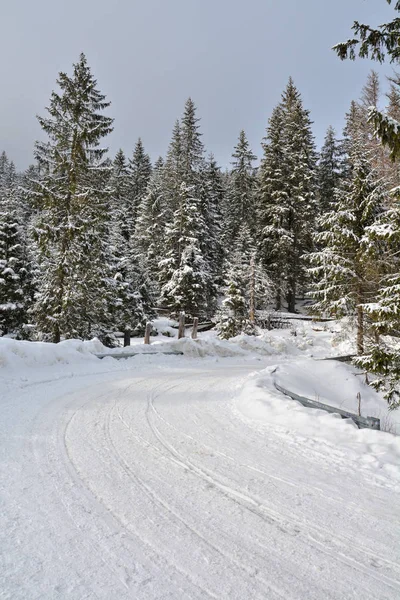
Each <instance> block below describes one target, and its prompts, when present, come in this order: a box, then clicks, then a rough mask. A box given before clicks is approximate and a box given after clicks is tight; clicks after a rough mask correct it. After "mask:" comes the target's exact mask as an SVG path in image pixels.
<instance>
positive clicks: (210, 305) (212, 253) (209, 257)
mask: <svg viewBox="0 0 400 600" xmlns="http://www.w3.org/2000/svg"><path fill="white" fill-rule="evenodd" d="M200 178H201V179H200V180H201V190H200V212H201V215H202V218H203V221H204V225H205V226H204V230H203V232H202V235H201V236H200V240H199V241H200V244H201V246H200V248H201V250H202V253H203V257H204V260H205V261H206V264H207V270H208V273H209V277H208V289H207V313H208V314H209V316H213V314H214V312H215V308H216V300H217V296H218V291H219V286H220V285H221V284H222V265H223V259H224V248H223V240H222V235H223V231H222V212H221V205H222V203H223V199H224V192H225V190H224V186H223V181H222V175H221V171H220V169H219V167H218V165H217V162H216V160H215V158H214V156H213V155H212V154H211V155H210V156H209V158H208V159H207V161H206V162H205V163H204V165H203V167H202V169H201V171H200Z"/></svg>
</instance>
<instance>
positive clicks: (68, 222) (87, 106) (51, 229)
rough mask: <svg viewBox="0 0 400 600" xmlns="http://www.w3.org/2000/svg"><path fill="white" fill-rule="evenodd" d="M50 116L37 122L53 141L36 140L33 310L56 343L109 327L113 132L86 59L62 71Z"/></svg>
mask: <svg viewBox="0 0 400 600" xmlns="http://www.w3.org/2000/svg"><path fill="white" fill-rule="evenodd" d="M57 83H58V85H59V88H60V92H53V93H52V95H51V100H50V104H49V107H48V108H47V112H48V116H47V117H38V120H39V124H40V125H41V127H42V129H43V131H44V132H45V133H46V134H47V135H48V141H46V142H37V143H36V149H35V155H36V159H37V161H38V163H39V166H40V170H41V174H42V175H41V177H40V178H38V179H37V180H36V182H35V183H36V190H35V199H36V205H37V207H38V209H39V210H40V219H39V220H38V222H37V223H36V227H35V236H36V239H37V243H38V247H39V252H40V268H41V273H40V282H39V283H40V288H39V293H38V296H37V300H36V305H35V311H34V312H35V316H36V322H37V326H38V329H39V331H40V332H41V333H42V334H43V335H44V336H47V337H49V338H50V339H51V340H52V341H54V342H58V341H60V338H61V336H62V335H64V336H66V337H81V338H86V337H88V336H91V335H93V334H99V335H101V333H102V332H103V331H104V330H105V329H106V323H107V318H108V315H107V301H106V293H105V290H104V288H105V285H106V278H107V275H108V272H105V268H106V265H107V254H106V244H107V214H108V211H109V197H110V192H109V189H108V188H107V186H106V187H104V184H105V181H106V180H107V178H108V175H109V167H107V166H105V164H104V159H103V157H104V154H105V152H106V149H104V148H100V147H99V143H100V140H101V139H102V138H103V137H105V136H106V135H107V134H108V133H110V131H111V130H112V119H111V118H109V117H106V116H104V115H103V114H101V113H102V111H103V110H104V109H106V108H107V107H108V106H109V102H106V100H105V97H104V95H103V94H101V93H100V92H99V90H98V89H97V82H96V80H95V79H94V77H93V75H92V74H91V71H90V68H89V67H88V65H87V61H86V58H85V56H84V55H83V54H81V56H80V58H79V61H78V63H76V64H75V65H74V66H73V74H72V76H69V75H67V74H66V73H60V74H59V77H58V80H57Z"/></svg>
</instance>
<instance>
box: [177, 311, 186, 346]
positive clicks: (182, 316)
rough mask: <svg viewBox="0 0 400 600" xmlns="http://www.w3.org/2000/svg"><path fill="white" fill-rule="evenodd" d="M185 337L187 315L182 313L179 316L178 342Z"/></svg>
mask: <svg viewBox="0 0 400 600" xmlns="http://www.w3.org/2000/svg"><path fill="white" fill-rule="evenodd" d="M184 337H185V313H184V312H182V313H180V315H179V330H178V340H180V339H181V338H184Z"/></svg>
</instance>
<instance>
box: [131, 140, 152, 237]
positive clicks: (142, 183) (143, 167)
mask: <svg viewBox="0 0 400 600" xmlns="http://www.w3.org/2000/svg"><path fill="white" fill-rule="evenodd" d="M151 171H152V165H151V160H150V156H149V155H148V154H146V152H145V149H144V146H143V142H142V140H141V138H139V139H138V141H137V142H136V146H135V148H134V151H133V155H132V158H131V159H130V160H129V167H128V172H129V184H130V188H131V191H130V194H131V200H130V214H128V215H127V222H128V225H129V227H130V231H131V233H132V234H133V232H134V230H135V226H136V219H137V213H138V208H139V206H140V204H141V202H142V200H143V198H144V195H145V194H146V190H147V186H148V183H149V181H150V176H151Z"/></svg>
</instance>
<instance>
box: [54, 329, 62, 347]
mask: <svg viewBox="0 0 400 600" xmlns="http://www.w3.org/2000/svg"><path fill="white" fill-rule="evenodd" d="M60 340H61V334H60V328H59V326H58V324H57V325H56V327H55V329H54V334H53V344H59V343H60Z"/></svg>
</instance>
